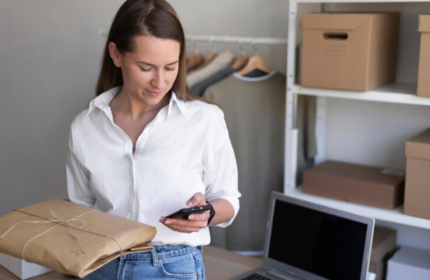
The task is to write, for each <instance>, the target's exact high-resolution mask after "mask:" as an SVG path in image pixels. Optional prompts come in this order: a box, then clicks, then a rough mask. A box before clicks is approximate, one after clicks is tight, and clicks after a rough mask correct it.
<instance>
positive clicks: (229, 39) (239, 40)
mask: <svg viewBox="0 0 430 280" xmlns="http://www.w3.org/2000/svg"><path fill="white" fill-rule="evenodd" d="M186 40H187V41H190V42H204V43H223V44H227V43H229V44H231V43H236V44H239V45H242V44H248V45H278V46H279V45H281V46H282V45H287V43H288V40H287V39H283V38H263V37H239V36H228V35H225V36H219V35H189V36H186Z"/></svg>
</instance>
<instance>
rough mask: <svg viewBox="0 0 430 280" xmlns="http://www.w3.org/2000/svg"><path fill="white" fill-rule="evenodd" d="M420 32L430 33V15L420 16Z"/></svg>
mask: <svg viewBox="0 0 430 280" xmlns="http://www.w3.org/2000/svg"><path fill="white" fill-rule="evenodd" d="M418 31H419V32H430V15H420V16H419V22H418Z"/></svg>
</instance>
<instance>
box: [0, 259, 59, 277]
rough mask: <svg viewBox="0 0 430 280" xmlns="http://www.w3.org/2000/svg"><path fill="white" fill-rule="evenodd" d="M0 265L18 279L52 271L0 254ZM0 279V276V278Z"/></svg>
mask: <svg viewBox="0 0 430 280" xmlns="http://www.w3.org/2000/svg"><path fill="white" fill-rule="evenodd" d="M0 265H1V266H3V267H4V268H6V269H7V270H9V271H10V272H12V273H13V274H15V275H16V276H17V277H18V278H19V279H28V278H32V277H35V276H39V275H42V274H46V273H48V272H51V271H52V269H49V268H47V267H43V266H41V265H37V264H35V263H29V262H26V261H24V260H21V259H18V258H15V257H12V256H8V255H5V254H1V253H0ZM0 279H2V278H1V276H0Z"/></svg>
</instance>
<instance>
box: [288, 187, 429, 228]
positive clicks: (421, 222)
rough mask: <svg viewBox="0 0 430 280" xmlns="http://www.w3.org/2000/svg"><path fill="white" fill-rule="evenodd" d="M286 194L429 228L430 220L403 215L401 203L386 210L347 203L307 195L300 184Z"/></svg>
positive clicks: (383, 218) (380, 218)
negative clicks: (394, 207)
mask: <svg viewBox="0 0 430 280" xmlns="http://www.w3.org/2000/svg"><path fill="white" fill-rule="evenodd" d="M286 194H287V195H289V196H292V197H296V198H299V199H301V200H305V201H309V202H313V203H317V204H320V205H324V206H329V207H333V208H336V209H341V210H344V211H349V212H353V213H359V214H360V215H364V216H368V217H373V218H375V219H376V220H380V221H384V222H389V223H397V224H402V225H407V226H412V227H418V228H423V229H427V230H430V220H428V219H421V218H418V217H413V216H408V215H404V214H403V205H402V206H400V207H398V208H396V209H393V210H386V209H381V208H376V207H370V206H366V205H360V204H355V203H349V202H346V201H341V200H333V199H329V198H324V197H319V196H315V195H309V194H306V193H303V192H302V188H301V186H300V187H297V188H293V189H288V190H287V192H286Z"/></svg>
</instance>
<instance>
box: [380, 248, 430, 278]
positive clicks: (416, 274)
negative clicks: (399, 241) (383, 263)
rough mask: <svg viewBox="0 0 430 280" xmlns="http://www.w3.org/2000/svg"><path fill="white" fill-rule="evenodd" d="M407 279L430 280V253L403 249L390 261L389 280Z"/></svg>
mask: <svg viewBox="0 0 430 280" xmlns="http://www.w3.org/2000/svg"><path fill="white" fill-rule="evenodd" d="M407 279H410V280H429V279H430V252H427V251H424V250H419V249H413V248H408V247H401V248H400V250H398V251H397V252H396V253H395V254H394V256H393V257H392V258H391V259H390V260H389V261H388V271H387V280H407Z"/></svg>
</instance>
